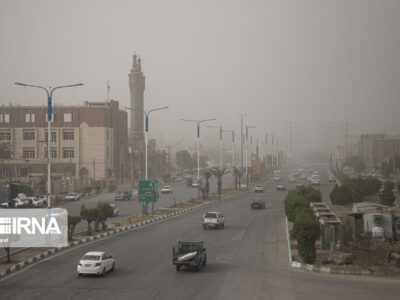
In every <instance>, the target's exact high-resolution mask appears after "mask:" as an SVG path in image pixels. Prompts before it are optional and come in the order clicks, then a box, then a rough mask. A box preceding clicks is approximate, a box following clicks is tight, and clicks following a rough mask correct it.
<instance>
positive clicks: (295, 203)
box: [285, 195, 310, 222]
mask: <svg viewBox="0 0 400 300" xmlns="http://www.w3.org/2000/svg"><path fill="white" fill-rule="evenodd" d="M309 206H310V202H309V201H308V200H307V199H306V198H305V197H304V196H301V195H294V196H290V197H286V199H285V212H286V215H287V217H288V220H289V221H290V222H293V221H294V219H295V211H296V209H297V208H300V207H302V208H308V207H309Z"/></svg>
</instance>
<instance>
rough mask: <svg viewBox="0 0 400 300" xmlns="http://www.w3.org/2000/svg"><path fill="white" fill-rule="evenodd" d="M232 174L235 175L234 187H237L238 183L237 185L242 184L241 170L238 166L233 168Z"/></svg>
mask: <svg viewBox="0 0 400 300" xmlns="http://www.w3.org/2000/svg"><path fill="white" fill-rule="evenodd" d="M233 174H234V176H235V189H236V190H237V189H238V185H239V187H241V186H242V176H243V171H242V170H241V169H239V168H236V167H235V168H233Z"/></svg>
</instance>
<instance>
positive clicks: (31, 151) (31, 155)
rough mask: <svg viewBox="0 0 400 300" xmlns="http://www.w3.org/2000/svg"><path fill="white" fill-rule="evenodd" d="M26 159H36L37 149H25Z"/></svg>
mask: <svg viewBox="0 0 400 300" xmlns="http://www.w3.org/2000/svg"><path fill="white" fill-rule="evenodd" d="M24 158H35V149H32V148H25V149H24Z"/></svg>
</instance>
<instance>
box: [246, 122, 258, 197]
mask: <svg viewBox="0 0 400 300" xmlns="http://www.w3.org/2000/svg"><path fill="white" fill-rule="evenodd" d="M250 128H256V126H254V125H252V126H248V125H246V190H248V189H249V171H248V162H247V157H248V152H249V141H248V140H249V129H250Z"/></svg>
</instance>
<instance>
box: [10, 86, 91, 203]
mask: <svg viewBox="0 0 400 300" xmlns="http://www.w3.org/2000/svg"><path fill="white" fill-rule="evenodd" d="M15 84H16V85H20V86H24V87H33V88H38V89H42V90H45V91H46V93H47V208H48V209H50V208H51V199H50V196H51V165H50V158H51V150H50V143H51V122H52V101H53V100H52V97H53V92H54V91H55V90H57V89H62V88H68V87H77V86H81V85H83V83H76V84H69V85H61V86H56V87H54V88H51V87H49V88H46V87H44V86H39V85H32V84H26V83H21V82H15Z"/></svg>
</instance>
